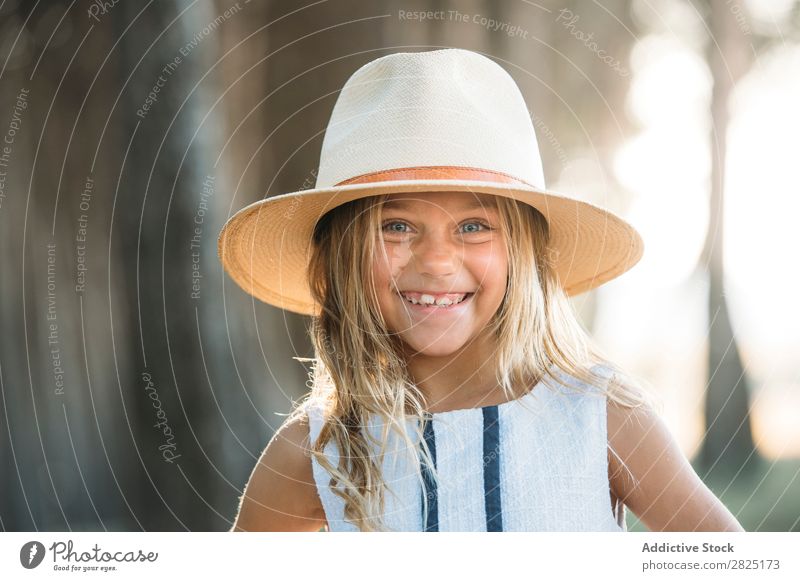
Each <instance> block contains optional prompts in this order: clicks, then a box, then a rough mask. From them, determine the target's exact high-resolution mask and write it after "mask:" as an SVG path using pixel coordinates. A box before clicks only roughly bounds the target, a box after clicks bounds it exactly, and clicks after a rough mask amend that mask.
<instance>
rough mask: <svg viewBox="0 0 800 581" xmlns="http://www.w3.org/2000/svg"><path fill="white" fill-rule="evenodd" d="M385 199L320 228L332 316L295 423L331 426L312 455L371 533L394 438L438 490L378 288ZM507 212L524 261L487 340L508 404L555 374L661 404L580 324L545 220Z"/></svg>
mask: <svg viewBox="0 0 800 581" xmlns="http://www.w3.org/2000/svg"><path fill="white" fill-rule="evenodd" d="M386 198H387V196H386V195H377V196H372V197H367V198H362V199H359V200H355V201H352V202H348V203H346V204H343V205H341V206H339V207H337V208H335V209H333V210H331V211H330V212H328V213H327V214H325V215H324V216H323V217H322V218H321V219H320V220H319V221H318V223H317V225H316V227H315V230H314V235H313V244H312V252H311V256H310V259H309V260H310V262H309V269H308V283H309V287H310V289H311V292H312V295H313V298H314V300H315V301H316V302H317V304H318V305H321V307H322V308H321V311H320V315H319V316H315V317H312V322H311V327H310V335H311V340H312V343H313V346H314V351H315V353H314V355H315V357H314V358H312V359H304V358H296V359H298V360H301V361H310V362H311V363H312V365H311V368H312V370H311V372H310V378H311V380H310V384H311V391H310V393H309V394H308V396H307V397H306V398H305V399H304V400H302V401H301V402H300V403H299V404H298V406H297V407H296V408H295V409H294V410H293V411H292V413H291V414H290V416H292V417H293V416H295V415H296V414H304V413H306V407H307V406H308V405H317V406H320V407H319V409H321V410H322V412H323V418H324V421H323V424H322V428H321V430H320V433H319V436H318V438H317V439H316V441H315V442H311V454H312V455H313V457H314V458H315V459H316V461H317V462H318V463H319V464H320V466H322V467H323V468H324V469H325V471H326V472H327V473H329V474H330V481H329V484H330V486H331V490H332V491H333V492H334V494H336V495H338V496H339V497H341V498H342V499H343V500H344V507H345V508H344V516H345V519H346V520H348V521H350V522H351V523H353V524H354V525H356V526H357V527H358V528H359V529H360V530H362V531H382V530H389V529H388V527H387V525H386V523H385V522H384V521H383V519H382V515H383V513H384V508H385V496H386V489H387V484H386V482H384V479H383V476H382V474H381V466H382V464H383V459H384V455H385V454H386V452H387V450H388V445H389V444H388V442H389V432H390V431H393V432H394V433H395V434H396V435H397V436H398V437H399V438H400V442H401V443H402V444H404V446H402V447H403V448H404V449H405V450H407V451H410V452H412V453H413V454H414V455H415V456H414V458H415V459H417V461H416V462H414V463H412V465H414V466H416V467H417V478H418V480H419V482H420V486H421V485H422V464H425V465H426V466H427V468H428V470H429V471H430V475H431V476H432V477H433V478H434V480H436V481H437V483H438V477H437V475H436V470H435V466H434V463H433V461H432V457H431V453H430V450H429V449H428V447H427V445H426V444H425V439H424V437H423V426H424V423H423V422H424V421H425V420H426V418H429V417H430V416H429V415H427V413H426V411H425V410H426V407H425V398H424V396H423V394H422V392H421V391H420V390H419V389H418V387H417V386H416V385H415V382H414V379H413V378H412V377H410V376H409V372H408V369H407V366H406V361H405V357H404V355H403V354H404V349H403V345H402V344H401V339H400V338H399V336H398V335H397V334H396V333H392V332H390V330H389V329H387V327H386V324H385V321H384V318H383V317H382V315H381V312H380V309H379V307H378V300H377V295H376V290H375V287H374V284H373V282H372V276H371V269H372V257H373V256H374V255H375V253H376V252H381V251H382V247H381V246H379V245H381V244H382V241H381V239H380V236H378V235H377V233H378V232H380V231H381V229H380V223H381V208H382V205H383V203H384V201H385V200H386ZM497 206H498V210H499V214H500V217H501V224H502V227H501V230H502V235H503V236H504V237H505V242H506V248H507V249H510V248H513V249H514V252H508V253H507V256H508V283H507V285H506V293H505V296H504V298H503V301H502V304H501V305H500V307H499V309H498V310H497V312H496V313H495V315H494V317H493V318H492V320H491V322H490V325H489V329H488V331H489V332H491V333H494V336H495V338H496V356H497V357H496V377H497V381H498V384H499V385H500V386H502V389H503V390H504V392H505V393H506V395H507V396H508V399H509V400H510V399H516V398H517V397H519V396H520V393H521V392H520V390H523V391H524V390H526V389H530V386H532V385H535V386H537V388H538V386H539V385H542V386H547V385H548V384H547V382H543V383H541V384H540V383H539V381H540V379H542V378H545V377H547V378H550V379H552V380H554V381H555V382H556V383H557V384H559V385H562V386H565V387H567V388H568V389H576V387H575V385H573V384H571V383H564V382H563V381H561V379H560V378H559V374H558V373H557V372H558V371H560V372H561V373H566V374H568V375H570V376H572V377H574V378H577V379H578V380H580V381H582V382H585V383H587V384H589V385H591V386H594V387H597V388H598V389H599V390H600V393H602V394H605V395H606V396H607V397H608V398H609V399H611V400H613V401H614V402H616V403H618V404H620V405H622V406H626V407H631V408H633V407H639V406H643V405H647V406H652V405H653V404H654V400H653V398H652V395H651V394H650V393H649V391H650V390H648V389H645V388H643V386H642V383H644V382H641V380H639V379H634V378H633V377H631V376H630V375H629V374H627V373H625V372H624V371H623V370H622V369H620V368H619V367H617V366H616V365H614V364H613V363H611V362H610V361H609V360H608V358H607V357H606V356H605V355H604V354H603V353H602V351H601V350H600V349H599V348H598V347H597V346H596V345H595V344H594V343H593V341H592V340H591V338H590V336H589V335H588V333H587V332H586V330H585V329H584V328H583V326H582V325H581V323H580V321H579V320H578V317H577V315H576V313H575V312H574V310H573V308H572V305H571V304H570V303H569V301H568V297H567V295H566V294H565V292H564V290H563V288H562V287H561V285H560V284H559V282H558V280H557V278H556V276H555V273H554V271H553V269H552V264H551V262H552V256H553V255H552V250H551V248H550V246H549V244H548V242H549V230H548V224H547V221H546V219H545V217H544V216H543V215H542V214H541V213H540V212H539V211H538V210H536V209H535V208H533V207H532V206H530V205H529V204H526V203H523V202H517V201H516V200H514V199H511V198H506V197H502V196H498V197H497ZM598 364H599V365H604V366H606V367H605V368H606V369H611V370H612V374H611V375H610V379H609V376H608V375H599V374H597V373H596V372H595V371H593V370H592V368H593V367H594V366H595V365H598ZM554 371H555V373H554ZM580 381H579V382H578V383H579V384H580ZM548 387H549V386H548ZM376 418H377V419H379V420H380V421H381V422H382V423H381V424H380V425H382V426H383V430H382V433H381V436H380V437H379V438H373V436H372V435H371V434H370V430H367V429H364V428H365V426H367V425H368V423H369V422H371V421H374V420H375V419H376ZM409 425H410V426H412V428H411V430H409V429H408V426H409ZM331 441H333V442H335V444H336V446H337V449H338V452H339V461H338V464H337V465H333V463H332V462H330V461H329V460H328V457H327V456H326V455H325V454H324V453H323V450H324V449H325V446H326V445H327V444H328V443H329V442H331ZM423 499H424V500H423V508H424V511H425V512H427V498H425V495H423ZM423 518H424V516H423ZM423 522H424V521H423Z"/></svg>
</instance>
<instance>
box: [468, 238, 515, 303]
mask: <svg viewBox="0 0 800 581" xmlns="http://www.w3.org/2000/svg"><path fill="white" fill-rule="evenodd" d="M470 270H471V271H472V273H473V276H475V278H476V279H477V281H478V283H479V284H480V285H481V286H482V287H483V288H484V289H485V290H486V291H491V292H492V293H493V294H494V293H504V292H505V288H506V284H507V278H508V258H507V257H506V254H505V247H504V246H502V245H497V244H490V245H486V248H479V249H476V251H475V252H473V253H471V255H470Z"/></svg>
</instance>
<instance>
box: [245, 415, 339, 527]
mask: <svg viewBox="0 0 800 581" xmlns="http://www.w3.org/2000/svg"><path fill="white" fill-rule="evenodd" d="M324 524H325V513H324V510H323V508H322V503H321V501H320V499H319V495H318V494H317V489H316V484H315V481H314V476H313V470H312V464H311V455H310V438H309V421H308V415H307V413H306V411H305V410H298V411H297V412H296V413H294V414H292V415H291V416H290V417H289V418H287V420H286V421H284V423H283V424H282V425H281V426H280V428H279V429H278V430H277V431H276V432H275V434H274V435H273V437H272V439H271V440H270V442H269V443H268V444H267V446H266V448H265V449H264V451H263V453H262V454H261V457H260V458H259V460H258V463H257V464H256V466H255V468H254V469H253V472H252V474H251V475H250V479H249V481H248V483H247V486H246V488H245V492H244V496H243V497H242V502H241V507H240V510H239V514H238V516H237V518H236V523H235V524H234V530H246V531H316V530H319V529H320V528H321V527H322V526H323V525H324Z"/></svg>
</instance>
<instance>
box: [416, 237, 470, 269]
mask: <svg viewBox="0 0 800 581" xmlns="http://www.w3.org/2000/svg"><path fill="white" fill-rule="evenodd" d="M462 253H463V248H462V246H461V243H459V242H458V241H456V240H453V239H451V237H450V236H448V235H447V234H446V233H440V234H437V233H435V232H426V233H425V234H424V235H422V236H420V237H419V238H418V239H417V240H415V241H414V243H413V244H412V246H411V254H412V257H413V262H414V265H415V266H416V269H417V272H419V273H420V274H422V275H426V276H429V277H432V278H442V277H445V276H448V275H451V274H454V273H455V272H456V271H457V268H458V264H459V263H460V262H461V257H462Z"/></svg>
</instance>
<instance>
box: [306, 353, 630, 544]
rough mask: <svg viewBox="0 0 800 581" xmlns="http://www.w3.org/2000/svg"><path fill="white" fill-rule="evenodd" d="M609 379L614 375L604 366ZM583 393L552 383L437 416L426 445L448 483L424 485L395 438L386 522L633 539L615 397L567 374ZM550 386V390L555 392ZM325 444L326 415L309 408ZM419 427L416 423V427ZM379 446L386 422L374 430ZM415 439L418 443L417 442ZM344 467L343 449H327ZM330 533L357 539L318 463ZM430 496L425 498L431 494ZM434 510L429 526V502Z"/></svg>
mask: <svg viewBox="0 0 800 581" xmlns="http://www.w3.org/2000/svg"><path fill="white" fill-rule="evenodd" d="M598 368H599V371H600V372H601V373H602V374H603V376H604V377H605V378H606V379H608V378H609V377H610V370H609V369H608V368H607V367H605V366H595V368H593V369H594V370H595V371H598ZM558 373H559V377H561V378H562V380H566V381H565V383H569V384H572V385H579V386H582V387H583V388H584V389H585V390H587V391H588V393H585V394H583V393H576V392H573V391H572V390H568V389H567V388H565V387H563V386H560V385H558V384H556V383H555V382H553V381H552V380H550V379H549V378H547V379H545V380H543V381H542V382H540V383H539V384H538V385H536V386H535V387H534V389H532V390H531V391H529V392H528V393H526V394H525V395H523V396H522V397H520V398H518V399H515V400H512V401H508V402H505V403H501V404H498V405H492V406H485V407H480V408H472V409H460V410H451V411H446V412H439V413H433V414H431V417H432V421H428V422H426V426H425V432H424V433H425V438H426V441H427V443H428V445H429V447H430V448H431V452H432V454H433V455H434V458H435V466H436V470H437V472H438V475H439V485H438V486H436V485H435V483H434V482H433V480H432V479H431V478H430V477H429V475H428V473H427V471H426V470H424V471H423V479H422V482H420V479H419V477H418V475H417V474H416V472H415V470H414V467H413V466H412V465H411V464H410V463H411V462H412V461H414V457H413V456H411V455H409V454H407V453H405V452H403V451H402V449H401V448H400V447H399V443H400V439H399V438H397V436H396V434H394V432H390V442H391V444H392V445H391V446H390V448H389V452H388V453H387V454H386V455H385V457H384V462H383V477H384V480H385V481H386V483H387V485H388V487H389V488H390V493H388V494H387V496H386V511H385V514H384V522H385V523H386V525H387V526H388V527H389V529H390V530H393V531H609V532H624V531H626V530H627V527H626V523H625V506H624V505H623V504H621V503H619V504H618V508H617V510H616V511H613V510H612V508H611V496H610V487H609V481H608V456H607V442H608V436H607V428H606V397H605V395H604V394H603V393H602V392H599V390H598V389H597V388H595V387H593V386H590V385H588V384H585V383H583V382H580V381H579V380H578V379H577V378H575V377H572V376H567V375H564V374H563V373H562V372H558ZM545 381H546V382H547V384H548V385H545ZM307 413H308V417H309V427H310V437H311V441H312V442H315V441H316V439H317V437H318V436H319V432H320V429H321V427H322V412H321V410H320V409H319V408H318V407H316V406H315V405H309V406H307ZM411 421H412V420H409V424H408V426H409V427H410V426H411V424H410V422H411ZM367 429H368V430H370V431H371V432H372V433H373V435H375V436H376V437H377V436H378V435H379V434H380V421H378V420H375V421H373V422H372V423H370V425H368V426H367ZM412 438H413V435H412ZM325 454H326V456H327V457H328V459H329V460H330V461H331V462H332V463H333V464H334V465H336V464H337V462H338V450H337V446H336V444H335V442H332V441H331V442H328V444H327V446H326V448H325ZM312 468H313V474H314V481H315V483H316V486H317V492H318V494H319V497H320V500H321V502H322V506H323V508H324V509H325V516H326V518H327V521H328V530H329V531H357V530H358V527H356V526H355V525H354V524H353V523H351V522H349V521H347V520H345V518H344V501H343V500H342V499H341V498H339V497H338V496H336V495H335V494H334V493H333V492H332V491H331V490H330V488H329V484H328V483H329V480H330V475H329V474H328V472H326V471H325V470H324V469H323V468H322V466H321V465H320V464H319V463H318V462H317V461H316V459H315V458H312ZM423 490H424V492H423ZM423 494H427V496H428V498H429V509H428V512H427V518H426V519H425V522H424V523H423V506H422V503H423V498H422V495H423Z"/></svg>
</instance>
